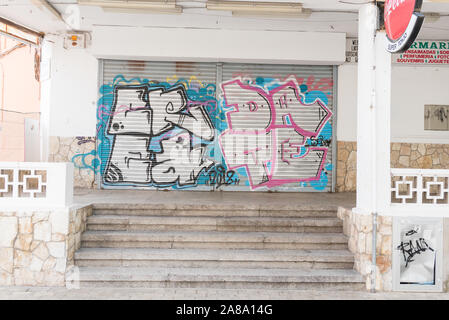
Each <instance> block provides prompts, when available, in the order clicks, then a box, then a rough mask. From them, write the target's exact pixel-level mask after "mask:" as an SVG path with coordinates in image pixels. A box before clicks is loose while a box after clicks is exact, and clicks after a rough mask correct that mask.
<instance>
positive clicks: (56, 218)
mask: <svg viewBox="0 0 449 320" xmlns="http://www.w3.org/2000/svg"><path fill="white" fill-rule="evenodd" d="M49 222H50V223H51V227H52V233H63V234H67V233H68V232H69V216H68V212H64V211H54V212H52V213H51V214H50V218H49Z"/></svg>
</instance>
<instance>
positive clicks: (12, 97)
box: [0, 36, 40, 161]
mask: <svg viewBox="0 0 449 320" xmlns="http://www.w3.org/2000/svg"><path fill="white" fill-rule="evenodd" d="M18 45H20V43H19V42H17V41H15V40H11V39H9V38H6V37H4V36H0V109H5V110H0V161H24V160H25V150H24V149H25V134H24V132H25V129H24V121H25V118H31V119H36V120H39V114H38V112H39V103H40V100H39V99H40V85H39V81H38V80H37V79H39V72H38V71H39V70H38V69H37V70H36V69H35V66H36V65H35V58H36V56H35V55H36V54H38V52H36V49H34V48H32V47H30V46H29V45H22V46H20V47H17V48H16V49H14V50H13V51H10V50H11V49H13V48H14V47H16V46H18ZM9 51H10V52H9ZM7 52H9V53H7ZM2 53H3V55H2ZM37 59H39V57H37ZM36 77H37V78H36ZM6 110H9V111H15V112H9V111H6ZM16 112H21V113H16ZM24 113H25V114H24ZM37 150H39V148H37Z"/></svg>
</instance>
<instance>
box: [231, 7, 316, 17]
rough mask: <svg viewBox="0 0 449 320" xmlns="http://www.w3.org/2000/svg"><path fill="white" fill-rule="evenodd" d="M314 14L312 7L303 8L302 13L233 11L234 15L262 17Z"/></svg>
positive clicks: (307, 15) (306, 15)
mask: <svg viewBox="0 0 449 320" xmlns="http://www.w3.org/2000/svg"><path fill="white" fill-rule="evenodd" d="M311 14H312V10H311V9H302V12H300V13H296V12H293V13H286V12H276V11H274V12H250V11H232V15H233V16H234V17H262V18H291V19H295V18H298V19H307V18H309V17H310V15H311Z"/></svg>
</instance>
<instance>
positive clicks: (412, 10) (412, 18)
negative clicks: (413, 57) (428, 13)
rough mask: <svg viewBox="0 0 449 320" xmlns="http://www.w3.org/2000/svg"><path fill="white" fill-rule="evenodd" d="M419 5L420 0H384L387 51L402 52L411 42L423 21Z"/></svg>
mask: <svg viewBox="0 0 449 320" xmlns="http://www.w3.org/2000/svg"><path fill="white" fill-rule="evenodd" d="M421 6H422V0H386V1H385V7H384V22H385V30H386V32H387V38H388V47H387V50H388V51H389V52H392V53H400V52H404V51H406V50H407V49H408V48H409V47H410V46H411V45H412V44H413V42H414V41H415V39H416V37H417V36H418V33H419V30H420V29H421V26H422V23H423V21H424V16H423V15H422V14H421V13H420V10H421Z"/></svg>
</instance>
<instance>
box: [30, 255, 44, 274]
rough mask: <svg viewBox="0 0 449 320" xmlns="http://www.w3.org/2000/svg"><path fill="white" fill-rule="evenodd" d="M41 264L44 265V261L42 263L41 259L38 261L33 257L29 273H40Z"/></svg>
mask: <svg viewBox="0 0 449 320" xmlns="http://www.w3.org/2000/svg"><path fill="white" fill-rule="evenodd" d="M43 264H44V261H42V260H41V259H39V258H38V257H36V256H33V257H32V259H31V263H30V270H31V271H41V270H42V266H43Z"/></svg>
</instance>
